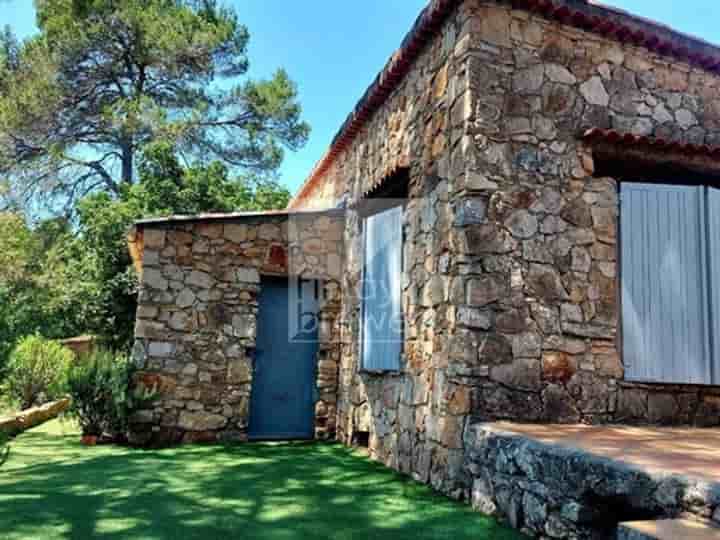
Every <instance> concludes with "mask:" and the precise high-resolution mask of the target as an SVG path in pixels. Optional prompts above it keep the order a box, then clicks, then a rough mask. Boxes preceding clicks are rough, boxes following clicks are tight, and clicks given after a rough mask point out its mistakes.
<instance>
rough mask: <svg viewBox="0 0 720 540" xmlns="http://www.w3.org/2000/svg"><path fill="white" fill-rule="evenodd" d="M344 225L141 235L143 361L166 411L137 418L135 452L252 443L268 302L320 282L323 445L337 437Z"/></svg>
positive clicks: (257, 219) (143, 231) (180, 228)
mask: <svg viewBox="0 0 720 540" xmlns="http://www.w3.org/2000/svg"><path fill="white" fill-rule="evenodd" d="M342 221H343V218H342V214H332V213H331V214H307V215H302V214H300V215H299V214H295V215H293V216H292V217H289V216H287V215H284V214H279V215H267V216H262V215H260V216H258V215H255V216H253V215H251V216H236V217H233V218H231V217H225V218H222V219H220V218H213V219H201V220H193V219H180V220H175V221H173V220H169V221H162V220H161V221H160V222H152V221H151V222H149V223H141V224H139V225H138V227H137V229H136V231H135V232H134V233H133V235H132V237H131V242H133V245H134V246H135V250H136V251H139V252H140V255H139V257H136V258H141V260H142V279H141V292H140V300H139V307H138V314H137V325H136V329H135V336H136V343H135V349H134V352H133V358H134V361H135V363H136V365H137V367H138V368H139V370H140V371H139V373H138V377H139V382H141V383H142V384H143V385H144V386H147V387H157V388H158V389H159V394H158V398H159V399H157V400H155V401H153V402H152V403H151V404H150V405H149V407H150V408H146V409H143V410H139V411H137V412H136V413H135V415H134V416H133V418H132V429H131V431H132V433H131V435H132V442H134V443H136V444H151V445H164V444H172V443H179V442H207V441H217V440H229V441H244V440H246V439H247V427H248V420H249V403H250V392H251V388H252V378H253V364H252V355H253V351H254V348H255V337H256V331H257V320H256V319H257V312H258V304H257V298H258V294H259V293H260V288H261V286H262V285H261V283H262V281H261V278H262V277H263V276H283V277H288V278H292V277H303V278H307V279H319V280H321V282H322V283H323V286H324V290H325V294H324V295H323V298H324V301H323V303H322V304H321V310H320V314H319V318H320V323H321V324H320V327H319V334H320V336H319V339H320V347H319V353H318V363H317V395H318V401H317V403H316V406H315V435H316V437H317V438H320V439H323V438H327V437H332V435H333V433H334V431H335V410H336V405H335V404H336V401H337V364H338V356H339V350H338V347H337V342H338V339H337V336H334V335H333V328H335V326H336V325H335V318H336V316H337V313H338V310H339V301H340V298H339V288H338V285H339V279H340V275H341V273H342V259H343V243H342V228H343V227H342Z"/></svg>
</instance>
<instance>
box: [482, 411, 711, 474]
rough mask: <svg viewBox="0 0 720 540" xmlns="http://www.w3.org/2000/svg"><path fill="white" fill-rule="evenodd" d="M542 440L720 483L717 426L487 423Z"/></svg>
mask: <svg viewBox="0 0 720 540" xmlns="http://www.w3.org/2000/svg"><path fill="white" fill-rule="evenodd" d="M487 425H488V426H491V427H492V428H493V429H494V430H497V431H503V432H508V433H515V434H517V435H521V436H524V437H527V438H529V439H533V440H536V441H538V442H542V443H546V444H555V445H559V446H564V447H567V448H577V449H580V450H583V451H585V452H588V453H591V454H594V455H597V456H602V457H606V458H610V459H613V460H616V461H620V462H624V463H627V464H628V465H631V466H634V467H637V468H639V469H641V470H643V471H645V472H647V473H650V474H653V475H656V474H667V475H680V476H687V477H688V478H694V479H699V480H703V481H706V482H711V483H720V429H699V428H665V427H630V426H585V425H547V424H545V425H529V424H515V423H511V422H496V423H493V424H487Z"/></svg>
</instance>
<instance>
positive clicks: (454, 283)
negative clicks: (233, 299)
mask: <svg viewBox="0 0 720 540" xmlns="http://www.w3.org/2000/svg"><path fill="white" fill-rule="evenodd" d="M719 85H720V79H719V78H718V77H717V76H715V75H712V74H710V73H708V72H705V71H703V70H701V69H699V68H694V67H691V66H689V65H688V64H685V63H682V62H679V61H675V60H673V59H671V58H669V57H665V56H660V55H658V54H656V53H651V52H649V51H647V50H645V49H643V48H640V47H635V46H629V45H622V44H620V43H619V42H617V41H614V40H611V39H608V38H605V37H601V36H599V35H598V34H593V33H590V32H584V31H582V30H579V29H577V28H574V27H570V26H566V25H563V24H560V23H558V22H554V21H550V20H547V19H545V18H543V17H542V16H540V15H536V14H531V13H530V12H528V11H525V10H521V9H513V8H512V7H511V5H510V2H505V1H490V0H466V1H464V2H461V3H460V4H459V6H458V8H457V9H456V10H455V11H454V12H453V13H452V14H451V15H450V17H449V18H448V20H447V21H446V22H445V23H444V25H443V27H442V29H441V30H440V31H439V32H438V34H437V35H436V36H435V37H434V38H433V39H432V40H430V41H429V42H428V44H427V46H426V48H425V49H424V51H423V52H422V54H421V55H420V57H419V58H418V59H417V60H416V61H415V63H414V64H413V67H412V69H411V71H410V73H409V74H408V75H407V76H406V77H405V78H404V79H403V81H402V82H400V83H399V84H398V87H397V89H396V90H395V91H394V92H393V93H392V94H391V95H390V96H389V97H388V98H387V100H386V101H385V103H384V104H383V105H382V107H380V109H379V110H378V111H377V112H376V113H374V115H373V116H372V118H371V119H370V120H369V121H368V123H367V125H366V126H365V127H364V129H363V130H362V131H360V132H359V133H358V134H357V135H356V136H355V138H354V142H352V144H351V145H350V146H349V147H348V148H347V149H345V150H343V151H342V152H340V154H339V156H338V157H337V158H336V159H335V160H334V161H333V164H332V166H331V167H330V168H329V170H328V171H327V172H326V173H325V176H324V178H323V179H322V182H319V183H318V186H319V187H318V188H317V195H316V200H314V199H313V196H309V197H308V198H307V202H306V203H307V204H308V205H309V206H311V207H312V206H316V205H322V204H336V203H338V202H340V201H343V200H344V201H347V202H348V206H349V208H350V210H349V211H348V214H347V220H346V230H345V237H346V242H347V248H348V249H347V252H348V258H347V272H346V274H345V276H344V282H343V288H344V290H345V291H348V292H350V291H355V290H357V287H358V284H359V281H360V277H361V268H362V255H361V253H362V250H361V247H362V245H361V236H360V219H359V217H358V215H357V214H356V213H355V212H354V211H353V210H352V208H353V205H354V204H355V203H356V202H358V201H359V200H361V199H362V198H363V197H364V196H365V195H366V193H368V192H369V191H370V190H371V189H373V188H374V187H376V186H377V185H379V184H382V183H383V182H384V181H392V179H393V175H392V173H393V172H394V171H397V170H398V169H399V168H402V167H407V168H408V172H409V178H410V189H409V192H410V199H409V201H408V205H407V212H406V217H405V238H406V246H405V271H404V275H403V284H404V292H403V304H404V310H405V315H406V336H407V339H406V343H405V352H404V357H403V361H402V369H401V372H400V373H399V374H392V375H386V376H380V375H369V374H364V373H362V372H361V371H360V369H359V361H358V359H359V354H358V353H359V335H360V333H359V313H360V302H359V300H358V299H357V298H355V297H353V296H351V295H350V294H347V295H346V297H345V299H344V302H343V310H342V313H343V317H342V320H343V352H342V356H341V365H340V386H339V397H338V437H339V439H340V440H341V441H343V442H345V443H348V444H349V443H352V442H353V441H361V440H364V438H365V437H366V436H367V437H369V446H370V451H371V454H372V455H373V456H374V457H376V458H377V459H379V460H381V461H383V462H384V463H386V464H388V465H389V466H391V467H393V468H396V469H398V470H401V471H403V472H407V473H409V474H412V475H413V476H414V477H415V478H416V479H419V480H421V481H424V482H429V483H431V484H432V485H433V486H434V487H436V488H437V489H440V490H442V491H444V492H446V493H449V494H451V495H457V496H460V495H461V494H462V493H463V489H464V482H465V479H464V477H463V474H462V471H461V466H460V465H461V462H462V459H463V452H464V448H463V442H462V437H461V433H462V431H463V428H464V426H465V425H466V424H467V422H468V418H469V417H470V415H474V416H476V417H479V418H484V419H513V420H519V421H530V422H540V421H552V422H587V423H602V422H635V423H698V424H702V425H716V424H718V423H720V391H719V390H718V389H717V388H711V387H702V388H701V387H690V386H671V385H643V384H633V383H629V382H626V381H624V368H623V365H622V361H621V355H620V351H619V339H618V333H619V320H618V315H619V288H618V267H617V259H618V256H617V250H618V247H617V230H618V180H619V179H618V178H615V177H609V176H603V171H607V170H610V169H612V167H611V165H613V164H612V163H605V162H602V161H601V160H600V158H599V156H598V154H596V153H595V152H594V151H593V147H591V146H589V145H588V144H586V143H585V142H583V140H582V139H581V137H580V135H581V134H582V133H583V131H584V129H586V128H590V127H600V128H614V129H617V130H620V131H624V132H632V133H635V134H646V135H653V136H656V137H664V138H672V139H678V140H682V141H689V142H697V143H708V144H713V143H717V142H719V141H720V90H719V89H718V86H719ZM683 159H684V158H683V156H678V160H679V161H680V162H682V160H683Z"/></svg>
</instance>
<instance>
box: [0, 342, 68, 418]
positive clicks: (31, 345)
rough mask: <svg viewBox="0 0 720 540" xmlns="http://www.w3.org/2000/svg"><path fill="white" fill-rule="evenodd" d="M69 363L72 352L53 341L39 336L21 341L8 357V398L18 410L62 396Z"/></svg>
mask: <svg viewBox="0 0 720 540" xmlns="http://www.w3.org/2000/svg"><path fill="white" fill-rule="evenodd" d="M72 361H73V354H72V352H71V351H70V350H69V349H67V348H65V347H63V346H62V345H61V344H60V343H58V342H56V341H52V340H48V339H45V338H43V337H41V336H38V335H35V336H27V337H25V338H23V339H21V340H20V342H19V343H18V344H17V346H16V347H15V348H14V349H13V351H12V353H11V354H10V362H9V364H8V377H7V382H6V387H7V393H8V395H9V396H10V398H13V399H15V400H17V401H18V403H19V404H20V408H21V409H27V408H29V407H32V406H33V405H36V404H38V403H39V402H41V401H50V400H53V399H57V398H59V397H62V396H63V395H64V394H65V393H66V389H67V386H66V382H67V373H68V369H69V367H70V365H71V363H72Z"/></svg>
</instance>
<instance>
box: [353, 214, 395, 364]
mask: <svg viewBox="0 0 720 540" xmlns="http://www.w3.org/2000/svg"><path fill="white" fill-rule="evenodd" d="M402 215H403V214H402V207H395V208H391V209H389V210H385V211H384V212H381V213H378V214H375V215H373V216H370V217H367V218H366V219H365V224H364V225H365V227H364V230H365V253H364V256H365V258H364V276H363V287H362V290H363V304H362V305H363V309H362V339H363V341H362V366H363V368H364V369H365V370H367V371H396V370H399V369H400V354H401V352H402V339H403V324H402V309H401V278H402Z"/></svg>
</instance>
